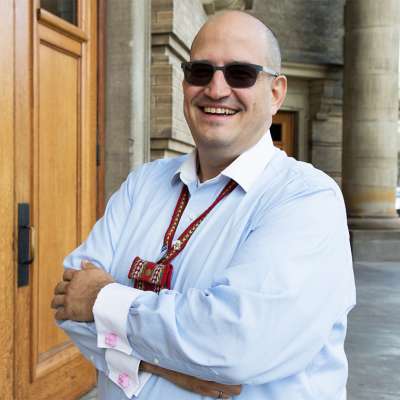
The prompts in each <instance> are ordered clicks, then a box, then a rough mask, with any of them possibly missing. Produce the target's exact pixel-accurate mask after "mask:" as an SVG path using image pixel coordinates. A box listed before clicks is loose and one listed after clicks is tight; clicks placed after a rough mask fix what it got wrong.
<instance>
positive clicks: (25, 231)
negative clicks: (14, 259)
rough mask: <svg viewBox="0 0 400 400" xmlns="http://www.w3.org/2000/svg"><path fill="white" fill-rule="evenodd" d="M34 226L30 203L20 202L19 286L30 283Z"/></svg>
mask: <svg viewBox="0 0 400 400" xmlns="http://www.w3.org/2000/svg"><path fill="white" fill-rule="evenodd" d="M32 244H33V227H32V226H31V225H30V207H29V204H28V203H20V204H18V287H21V286H27V285H29V265H30V264H32V262H33V258H34V257H33V251H32V248H33V246H32Z"/></svg>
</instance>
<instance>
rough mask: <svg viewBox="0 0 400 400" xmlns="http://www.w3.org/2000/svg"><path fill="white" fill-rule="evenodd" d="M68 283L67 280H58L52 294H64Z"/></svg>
mask: <svg viewBox="0 0 400 400" xmlns="http://www.w3.org/2000/svg"><path fill="white" fill-rule="evenodd" d="M68 285H69V282H68V281H62V282H58V283H57V285H56V287H55V288H54V294H66V293H67V288H68Z"/></svg>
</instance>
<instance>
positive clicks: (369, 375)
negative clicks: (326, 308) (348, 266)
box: [346, 261, 400, 400]
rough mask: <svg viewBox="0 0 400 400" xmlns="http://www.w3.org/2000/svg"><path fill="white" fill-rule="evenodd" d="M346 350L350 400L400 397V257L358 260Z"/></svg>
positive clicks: (394, 399)
mask: <svg viewBox="0 0 400 400" xmlns="http://www.w3.org/2000/svg"><path fill="white" fill-rule="evenodd" d="M354 271H355V276H356V286H357V303H358V304H357V307H356V308H354V310H353V311H352V312H351V313H350V318H349V327H348V332H349V333H348V337H347V343H346V350H347V354H348V356H349V368H350V377H349V384H348V392H349V396H348V398H349V400H399V399H400V261H399V262H384V263H383V262H382V263H357V264H356V265H355V268H354Z"/></svg>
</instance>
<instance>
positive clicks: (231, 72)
mask: <svg viewBox="0 0 400 400" xmlns="http://www.w3.org/2000/svg"><path fill="white" fill-rule="evenodd" d="M257 74H258V72H257V70H256V68H254V67H253V66H251V65H246V64H231V65H227V66H226V67H225V79H226V81H227V82H228V84H229V85H230V86H232V87H235V88H248V87H250V86H253V85H254V84H255V83H256V80H257Z"/></svg>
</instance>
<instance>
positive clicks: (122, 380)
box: [118, 372, 130, 389]
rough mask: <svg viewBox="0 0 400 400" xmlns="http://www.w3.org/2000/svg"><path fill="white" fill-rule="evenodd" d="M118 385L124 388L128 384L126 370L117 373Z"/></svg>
mask: <svg viewBox="0 0 400 400" xmlns="http://www.w3.org/2000/svg"><path fill="white" fill-rule="evenodd" d="M118 385H119V386H121V387H122V388H124V389H126V388H127V387H128V386H129V385H130V382H129V375H128V374H127V373H126V372H123V373H121V374H119V375H118Z"/></svg>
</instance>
